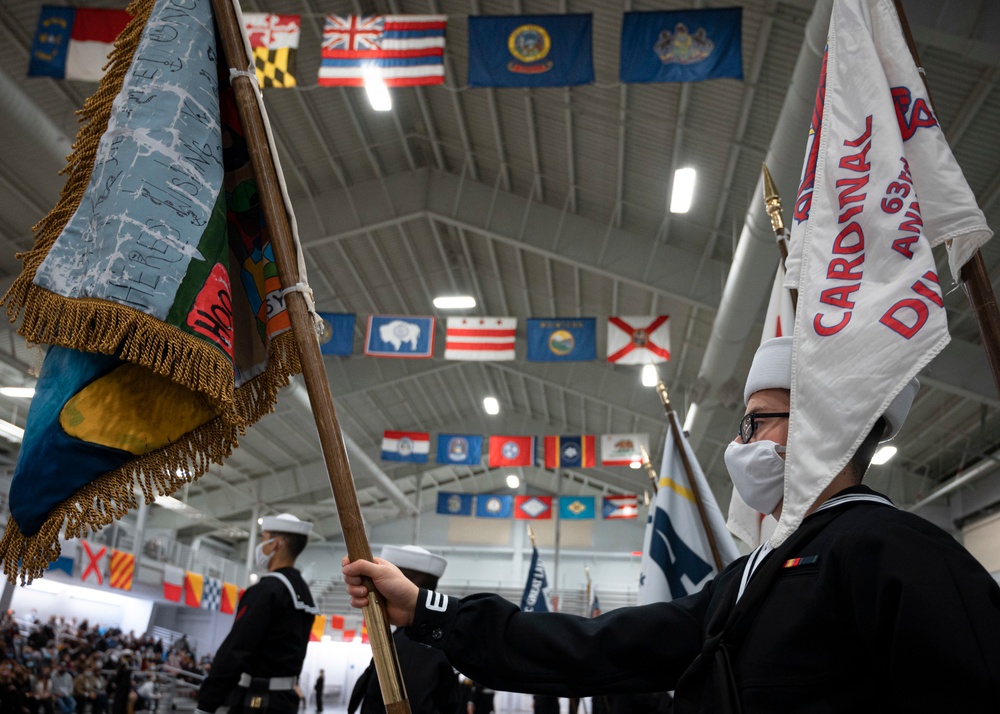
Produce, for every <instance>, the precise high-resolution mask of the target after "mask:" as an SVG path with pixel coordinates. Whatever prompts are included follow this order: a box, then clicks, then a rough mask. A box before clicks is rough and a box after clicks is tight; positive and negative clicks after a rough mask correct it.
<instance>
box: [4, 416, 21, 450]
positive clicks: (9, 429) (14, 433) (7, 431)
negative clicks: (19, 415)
mask: <svg viewBox="0 0 1000 714" xmlns="http://www.w3.org/2000/svg"><path fill="white" fill-rule="evenodd" d="M0 436H2V437H3V438H5V439H6V440H7V441H13V442H14V443H15V444H20V443H21V442H22V441H23V440H24V429H22V428H21V427H19V426H18V425H17V424H11V423H10V422H9V421H7V420H5V419H0Z"/></svg>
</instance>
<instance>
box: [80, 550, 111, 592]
mask: <svg viewBox="0 0 1000 714" xmlns="http://www.w3.org/2000/svg"><path fill="white" fill-rule="evenodd" d="M80 546H81V548H82V550H83V557H82V558H81V559H80V563H81V569H80V580H82V581H84V582H87V581H88V580H90V581H91V582H96V583H97V584H98V585H104V565H105V563H104V561H105V557H106V556H107V554H108V548H107V546H104V545H100V544H98V543H89V542H87V541H85V540H82V541H80Z"/></svg>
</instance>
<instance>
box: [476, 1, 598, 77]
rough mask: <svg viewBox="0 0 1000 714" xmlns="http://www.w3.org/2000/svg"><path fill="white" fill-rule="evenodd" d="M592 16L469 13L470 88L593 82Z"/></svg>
mask: <svg viewBox="0 0 1000 714" xmlns="http://www.w3.org/2000/svg"><path fill="white" fill-rule="evenodd" d="M591 21H592V16H591V15H590V14H589V13H588V14H581V15H507V16H497V17H482V16H478V17H477V16H470V17H469V86H470V87H567V86H570V85H574V84H591V83H592V82H593V81H594V61H593V57H592V55H591V49H590V38H591V25H592V22H591Z"/></svg>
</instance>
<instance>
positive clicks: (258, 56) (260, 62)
mask: <svg viewBox="0 0 1000 714" xmlns="http://www.w3.org/2000/svg"><path fill="white" fill-rule="evenodd" d="M301 22H302V20H301V18H300V17H299V16H298V15H272V14H269V13H266V12H245V13H243V25H244V26H245V27H246V29H247V35H248V36H249V38H250V48H251V49H252V50H253V61H254V67H255V69H256V70H257V81H258V82H260V86H261V87H264V88H267V87H294V86H295V85H296V84H297V82H296V80H295V55H296V54H297V53H298V47H299V34H300V27H301Z"/></svg>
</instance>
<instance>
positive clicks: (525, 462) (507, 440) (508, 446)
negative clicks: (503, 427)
mask: <svg viewBox="0 0 1000 714" xmlns="http://www.w3.org/2000/svg"><path fill="white" fill-rule="evenodd" d="M489 465H490V468H491V469H493V468H497V467H500V466H534V465H535V437H533V436H491V437H490V458H489Z"/></svg>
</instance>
